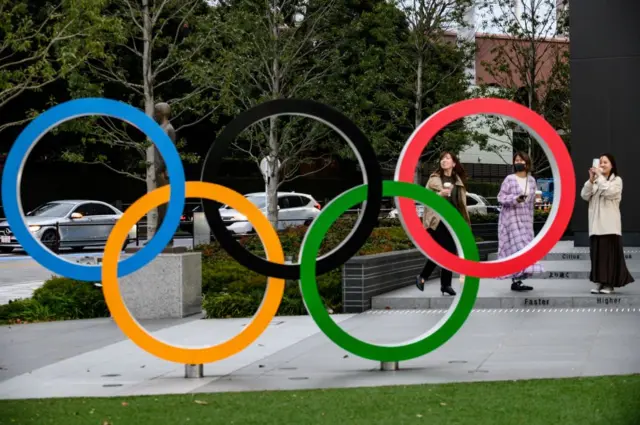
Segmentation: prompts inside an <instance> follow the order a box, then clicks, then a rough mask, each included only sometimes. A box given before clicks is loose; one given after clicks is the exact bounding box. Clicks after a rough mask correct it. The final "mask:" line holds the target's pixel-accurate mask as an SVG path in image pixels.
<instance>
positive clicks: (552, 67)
mask: <svg viewBox="0 0 640 425" xmlns="http://www.w3.org/2000/svg"><path fill="white" fill-rule="evenodd" d="M514 4H515V6H514ZM482 9H483V10H484V11H486V12H488V13H487V16H488V17H487V18H486V20H485V23H484V25H485V26H489V25H490V26H492V27H493V28H494V29H495V30H497V32H499V33H502V34H504V35H503V36H496V37H495V38H494V39H493V40H492V41H493V43H494V47H493V48H492V49H491V54H492V59H491V60H490V61H486V62H483V64H482V65H483V66H484V68H485V69H486V71H487V72H488V74H489V75H490V77H491V79H492V80H493V81H492V84H493V85H494V87H490V88H489V87H486V86H484V87H481V89H480V92H481V93H480V94H491V95H493V96H500V97H503V98H507V99H510V100H513V101H516V102H518V103H521V104H523V105H525V106H527V107H528V108H530V109H532V110H533V111H535V112H537V113H539V114H540V115H542V116H543V117H545V119H546V120H547V121H549V122H550V123H551V124H552V125H554V127H555V128H556V130H558V131H559V132H561V133H563V134H567V132H568V131H569V121H568V116H569V114H568V110H569V92H568V91H569V85H568V84H569V73H568V71H569V70H568V61H567V60H568V55H567V53H568V42H567V40H566V39H564V38H558V37H555V36H556V34H557V32H558V30H557V20H556V0H517V1H516V2H514V1H512V0H493V1H492V2H484V3H483V5H482ZM485 83H486V82H485ZM495 86H497V87H495ZM486 122H487V123H488V125H489V127H490V132H491V135H490V137H491V138H492V139H493V140H494V142H495V143H494V145H493V150H494V151H496V152H499V151H501V150H504V149H505V148H506V149H513V150H520V149H522V150H525V151H527V152H528V154H529V155H530V156H531V159H532V162H533V165H534V169H535V170H536V171H537V172H538V173H542V172H544V171H546V170H547V169H548V168H549V163H548V160H547V158H546V156H545V154H544V152H543V151H542V149H541V148H540V146H537V145H536V143H535V140H534V139H533V138H531V137H530V136H529V135H528V134H526V133H525V132H524V130H522V129H520V128H519V126H516V125H514V124H513V123H511V122H509V121H507V120H504V119H502V118H495V117H491V118H486Z"/></svg>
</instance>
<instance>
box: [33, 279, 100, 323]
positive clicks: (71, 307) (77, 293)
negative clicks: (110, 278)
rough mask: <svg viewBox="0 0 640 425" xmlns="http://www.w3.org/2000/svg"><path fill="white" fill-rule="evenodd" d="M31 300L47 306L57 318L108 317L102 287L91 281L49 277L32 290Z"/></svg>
mask: <svg viewBox="0 0 640 425" xmlns="http://www.w3.org/2000/svg"><path fill="white" fill-rule="evenodd" d="M33 300H34V301H36V302H38V303H39V304H41V305H42V306H44V307H47V308H48V309H49V310H50V311H51V313H52V314H53V316H55V317H56V318H58V319H63V320H64V319H90V318H95V317H108V316H109V310H108V309H107V304H106V302H105V300H104V296H103V295H102V288H99V287H96V286H95V285H94V284H93V283H91V282H83V281H78V280H73V279H69V278H66V277H56V278H53V279H49V280H48V281H46V282H45V283H44V285H43V286H42V287H40V288H38V289H36V290H35V291H34V292H33Z"/></svg>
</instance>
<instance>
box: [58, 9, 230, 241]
mask: <svg viewBox="0 0 640 425" xmlns="http://www.w3.org/2000/svg"><path fill="white" fill-rule="evenodd" d="M114 4H115V6H116V8H117V10H116V12H115V14H116V15H117V16H118V17H119V18H120V19H121V20H122V21H123V22H127V25H126V31H124V32H123V33H122V34H119V36H118V37H117V38H114V39H113V40H112V41H111V43H110V53H111V56H110V58H109V60H106V61H90V62H88V63H87V69H88V70H89V76H88V77H86V78H84V79H82V78H81V77H80V76H77V78H76V87H75V88H76V94H78V95H83V94H85V93H86V92H87V91H89V90H91V89H92V88H94V86H93V84H95V83H94V82H95V81H98V82H99V83H98V85H99V88H100V89H101V90H104V87H117V88H118V89H119V90H123V89H124V92H125V93H126V100H127V101H129V102H130V103H132V104H139V105H141V106H142V107H143V108H144V111H145V113H146V114H147V115H148V116H150V117H153V115H154V105H155V104H156V103H157V102H159V101H163V102H167V103H168V104H169V105H170V106H171V109H172V114H173V116H172V122H173V123H179V124H178V125H174V126H175V127H176V133H177V134H178V137H180V131H181V130H183V129H185V128H187V127H190V126H193V125H195V124H198V123H200V122H202V121H204V120H206V119H209V118H211V116H212V114H213V113H214V112H215V111H216V107H213V106H212V102H211V100H212V99H215V89H216V88H217V87H218V83H219V79H218V76H217V75H216V73H215V66H214V64H213V63H211V62H209V61H208V59H210V57H206V55H205V54H206V53H210V50H211V49H212V48H215V43H216V42H217V39H216V35H217V30H216V22H215V17H216V15H214V14H213V13H212V12H211V10H210V9H211V8H210V6H208V4H207V3H206V2H205V1H204V0H115V3H114ZM131 59H133V60H134V61H135V62H134V64H133V65H132V64H131ZM127 61H128V62H127ZM77 81H81V83H79V84H78V83H77ZM178 84H180V87H182V90H176V89H175V88H174V86H175V85H178ZM184 87H186V89H185V88H184ZM163 94H164V96H163ZM75 130H76V131H79V132H81V133H83V135H84V136H85V137H84V139H83V140H84V144H85V145H89V144H96V143H99V144H102V145H105V147H109V148H117V149H119V150H120V151H122V150H124V151H126V152H128V153H130V155H128V156H127V158H126V161H125V163H124V164H114V163H113V162H112V161H110V158H109V156H108V155H107V154H104V153H102V152H101V154H99V155H89V154H88V151H87V150H85V149H81V150H75V151H74V150H70V151H67V152H65V153H64V155H63V158H64V159H66V160H68V161H72V162H80V163H88V164H99V165H102V166H104V167H106V168H108V169H110V170H112V171H114V172H117V173H119V174H121V175H125V176H128V177H131V178H134V179H136V180H139V181H142V182H145V184H146V189H147V192H150V191H153V190H154V189H156V187H157V182H156V164H157V161H158V158H156V155H157V154H158V152H157V150H156V149H155V148H154V146H153V145H152V144H151V143H150V141H149V140H147V139H146V138H141V137H140V135H139V134H137V133H134V132H132V131H131V128H130V126H128V125H126V124H125V123H115V122H113V120H111V119H109V118H99V119H97V123H96V120H93V121H90V122H88V125H87V122H85V123H84V125H83V126H82V127H81V128H78V127H76V128H75ZM176 144H177V147H178V148H183V147H184V146H185V141H184V139H179V140H178V141H177V143H176ZM103 152H104V151H103ZM115 156H117V157H121V153H120V154H119V155H114V157H115ZM182 158H183V160H187V161H189V162H196V161H198V157H197V156H195V155H193V154H184V153H183V154H182ZM156 227H157V211H156V210H155V209H154V210H153V211H151V212H150V213H149V214H148V215H147V235H148V238H151V237H152V236H153V234H154V233H155V230H156Z"/></svg>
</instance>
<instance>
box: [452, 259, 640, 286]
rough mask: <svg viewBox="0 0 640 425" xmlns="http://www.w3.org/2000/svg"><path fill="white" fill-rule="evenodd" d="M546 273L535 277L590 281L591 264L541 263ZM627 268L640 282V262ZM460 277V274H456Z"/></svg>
mask: <svg viewBox="0 0 640 425" xmlns="http://www.w3.org/2000/svg"><path fill="white" fill-rule="evenodd" d="M540 264H542V267H544V273H542V274H540V275H536V276H534V277H535V278H536V279H559V280H572V279H580V280H589V274H590V271H591V262H590V261H585V260H573V261H541V262H540ZM627 268H628V269H629V272H630V273H631V276H633V278H634V279H637V280H639V281H640V261H633V260H627ZM454 276H456V277H458V276H459V274H458V273H454Z"/></svg>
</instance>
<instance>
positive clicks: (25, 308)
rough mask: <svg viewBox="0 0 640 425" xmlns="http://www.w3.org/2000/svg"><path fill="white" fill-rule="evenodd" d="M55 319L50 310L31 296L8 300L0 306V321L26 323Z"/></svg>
mask: <svg viewBox="0 0 640 425" xmlns="http://www.w3.org/2000/svg"><path fill="white" fill-rule="evenodd" d="M49 320H55V317H53V315H52V314H51V311H50V310H49V309H48V308H47V307H45V306H43V305H41V304H40V303H38V302H37V301H35V300H34V299H33V298H27V299H19V300H12V301H9V303H8V304H5V305H1V306H0V322H2V323H22V322H24V323H27V322H42V321H49Z"/></svg>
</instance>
